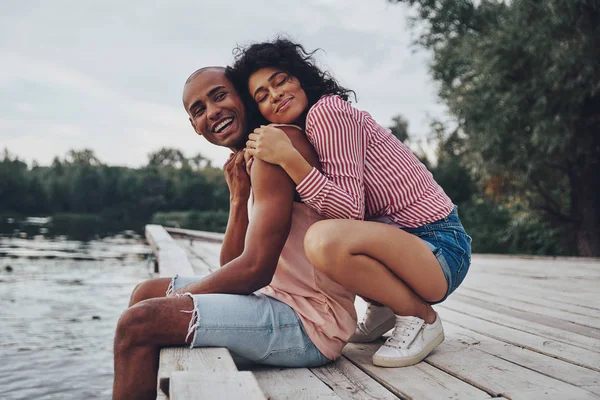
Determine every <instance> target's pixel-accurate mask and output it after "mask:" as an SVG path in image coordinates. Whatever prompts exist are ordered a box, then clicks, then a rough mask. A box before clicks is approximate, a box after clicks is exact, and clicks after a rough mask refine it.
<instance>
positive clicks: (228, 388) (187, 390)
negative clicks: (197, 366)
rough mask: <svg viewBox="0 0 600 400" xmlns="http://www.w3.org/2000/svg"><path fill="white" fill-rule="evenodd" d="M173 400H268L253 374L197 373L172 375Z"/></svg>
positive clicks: (182, 372)
mask: <svg viewBox="0 0 600 400" xmlns="http://www.w3.org/2000/svg"><path fill="white" fill-rule="evenodd" d="M170 398H171V399H172V400H239V399H248V400H266V399H267V398H266V397H265V395H264V393H263V392H262V390H261V388H260V386H259V385H258V382H257V381H256V378H255V377H254V375H252V373H251V372H247V371H242V372H240V371H237V372H222V373H197V372H190V371H180V372H174V373H173V374H172V375H171V397H170Z"/></svg>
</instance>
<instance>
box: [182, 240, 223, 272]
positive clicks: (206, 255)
mask: <svg viewBox="0 0 600 400" xmlns="http://www.w3.org/2000/svg"><path fill="white" fill-rule="evenodd" d="M189 251H190V252H191V253H193V254H194V255H195V256H196V257H199V258H201V259H202V260H203V261H204V262H205V263H206V265H208V267H209V269H210V270H211V271H214V270H216V269H219V268H220V267H221V262H220V255H221V243H210V242H204V241H201V240H194V241H193V242H192V244H191V246H190V250H189Z"/></svg>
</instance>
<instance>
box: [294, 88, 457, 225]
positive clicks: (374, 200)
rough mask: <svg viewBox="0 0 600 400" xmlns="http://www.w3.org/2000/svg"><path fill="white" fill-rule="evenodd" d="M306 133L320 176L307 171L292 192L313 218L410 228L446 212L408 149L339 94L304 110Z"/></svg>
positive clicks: (446, 203)
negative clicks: (380, 220)
mask: <svg viewBox="0 0 600 400" xmlns="http://www.w3.org/2000/svg"><path fill="white" fill-rule="evenodd" d="M306 135H307V137H308V140H309V141H310V142H311V143H312V145H313V146H314V148H315V150H316V151H317V153H318V155H319V159H320V161H321V166H322V168H323V173H321V172H319V171H318V170H317V169H315V168H313V170H312V171H311V172H310V174H308V176H307V177H306V178H305V179H304V180H303V181H302V182H300V184H299V185H298V186H297V187H296V190H297V191H298V193H299V194H300V197H301V198H302V200H303V201H304V202H305V203H306V205H308V206H309V207H311V208H313V209H315V210H316V211H317V212H318V213H319V214H321V215H323V216H325V217H327V218H342V219H358V220H362V219H371V218H375V217H380V216H383V215H387V216H389V217H390V218H391V219H392V220H393V221H395V222H396V223H398V224H400V225H401V226H404V227H409V228H415V227H418V226H421V225H424V224H427V223H430V222H433V221H437V220H439V219H442V218H444V217H446V216H447V215H448V214H450V212H451V211H452V209H453V207H454V205H453V204H452V201H451V200H450V198H449V197H448V196H447V195H446V193H445V192H444V190H443V189H442V188H441V187H440V185H438V184H437V182H436V181H435V180H434V179H433V176H432V175H431V173H430V172H429V171H428V170H427V168H426V167H425V165H423V163H421V162H420V161H419V159H418V158H417V157H416V156H415V155H414V154H413V153H412V151H411V150H410V149H409V148H408V147H406V146H405V145H404V144H403V143H402V142H400V141H399V140H398V139H396V137H395V136H394V135H392V133H391V132H390V130H389V129H386V128H384V127H382V126H381V125H379V124H377V122H375V120H374V119H373V117H371V115H370V114H369V113H367V112H364V111H360V110H357V109H355V108H354V107H352V106H351V105H350V103H348V102H347V101H345V100H343V99H342V98H340V97H339V96H324V97H322V98H321V99H320V100H319V101H318V102H317V103H316V104H315V105H314V106H313V107H312V108H311V109H310V110H309V112H308V116H307V119H306Z"/></svg>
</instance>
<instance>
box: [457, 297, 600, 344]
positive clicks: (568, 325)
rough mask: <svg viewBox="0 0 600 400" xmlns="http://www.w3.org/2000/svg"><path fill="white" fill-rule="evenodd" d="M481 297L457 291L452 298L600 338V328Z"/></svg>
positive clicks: (522, 306)
mask: <svg viewBox="0 0 600 400" xmlns="http://www.w3.org/2000/svg"><path fill="white" fill-rule="evenodd" d="M481 297H482V296H468V295H465V294H463V293H456V295H455V296H452V300H457V301H459V302H462V303H468V304H470V305H472V306H476V307H479V308H484V309H490V310H494V312H498V313H501V314H504V315H507V316H510V317H515V318H520V319H522V320H525V321H527V322H529V323H531V322H535V323H538V324H541V325H545V326H548V327H551V328H556V329H561V330H564V331H568V332H572V333H576V334H579V335H583V336H587V337H590V338H594V339H598V340H600V329H597V328H593V327H590V326H583V325H580V324H576V323H574V322H570V321H565V320H564V319H561V318H556V317H554V316H549V315H544V314H538V313H535V312H532V311H531V307H527V306H526V305H523V304H519V303H517V306H516V307H519V306H520V307H519V308H514V307H509V306H507V305H506V304H507V303H508V301H506V300H505V301H504V302H500V301H499V300H498V299H496V300H495V301H494V300H492V302H490V299H489V298H486V299H482V298H481ZM540 309H541V310H540ZM543 309H544V307H539V308H538V310H539V311H542V312H544V311H543ZM550 312H552V311H550ZM567 314H568V313H567ZM599 343H600V342H599Z"/></svg>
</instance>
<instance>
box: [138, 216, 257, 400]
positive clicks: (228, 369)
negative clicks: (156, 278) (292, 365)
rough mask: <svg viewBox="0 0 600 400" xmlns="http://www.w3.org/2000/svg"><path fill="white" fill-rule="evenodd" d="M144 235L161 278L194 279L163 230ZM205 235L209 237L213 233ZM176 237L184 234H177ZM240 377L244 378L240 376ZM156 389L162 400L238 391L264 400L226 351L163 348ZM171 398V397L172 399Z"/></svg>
mask: <svg viewBox="0 0 600 400" xmlns="http://www.w3.org/2000/svg"><path fill="white" fill-rule="evenodd" d="M145 233H146V240H147V241H148V244H149V245H150V247H151V248H152V253H154V256H155V257H156V259H157V261H158V274H159V275H160V277H171V276H175V275H182V276H193V275H195V273H194V269H193V268H192V264H191V263H190V260H189V259H188V256H187V253H186V252H185V250H184V249H183V248H181V247H180V246H179V245H178V244H177V242H175V240H174V239H173V238H172V237H171V235H170V234H169V232H168V231H167V230H166V229H165V228H164V227H163V226H161V225H146V227H145ZM206 233H207V234H210V233H211V232H206ZM174 234H183V233H182V232H175V233H174ZM215 235H219V234H215ZM186 236H187V235H186ZM195 236H198V235H195ZM207 238H208V240H210V239H212V240H215V241H217V240H219V241H222V239H218V237H217V236H214V235H213V236H212V237H211V235H207ZM203 240H207V239H203ZM182 372H185V374H182ZM174 374H180V375H178V377H177V378H176V380H175V381H174V382H173V381H172V377H173V376H174ZM207 374H208V375H207ZM237 374H241V375H239V376H238V375H237ZM196 375H197V376H196ZM209 375H210V377H209ZM234 378H235V379H237V380H238V381H239V382H241V385H242V386H239V387H238V386H235V385H231V382H232V380H235V379H234ZM207 380H208V381H207ZM156 385H157V399H159V400H166V399H169V398H173V399H177V398H181V399H183V398H185V399H191V400H193V399H196V398H200V397H199V396H200V394H201V395H202V396H204V397H202V398H203V399H219V398H221V395H220V393H233V392H231V391H232V390H238V389H239V390H240V393H242V392H241V390H244V392H243V393H246V394H247V393H252V394H253V396H254V397H251V398H252V399H264V398H265V397H264V395H263V396H262V397H261V396H259V395H258V394H256V393H259V394H260V395H262V392H256V389H257V388H258V383H256V380H255V379H254V378H253V377H250V378H249V377H248V376H247V373H241V372H239V371H238V370H237V367H236V366H235V363H234V362H233V359H232V357H231V354H230V353H229V350H227V349H225V348H203V349H190V348H188V347H170V348H163V349H162V350H161V351H160V361H159V369H158V379H157V382H156ZM236 388H237V389H236ZM207 390H209V391H208V392H207ZM259 390H260V389H259ZM179 392H181V393H179ZM189 393H197V394H198V395H194V396H193V397H189ZM236 393H237V392H236ZM169 394H171V396H170V397H169ZM209 395H210V396H209ZM207 396H208V397H207Z"/></svg>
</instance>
